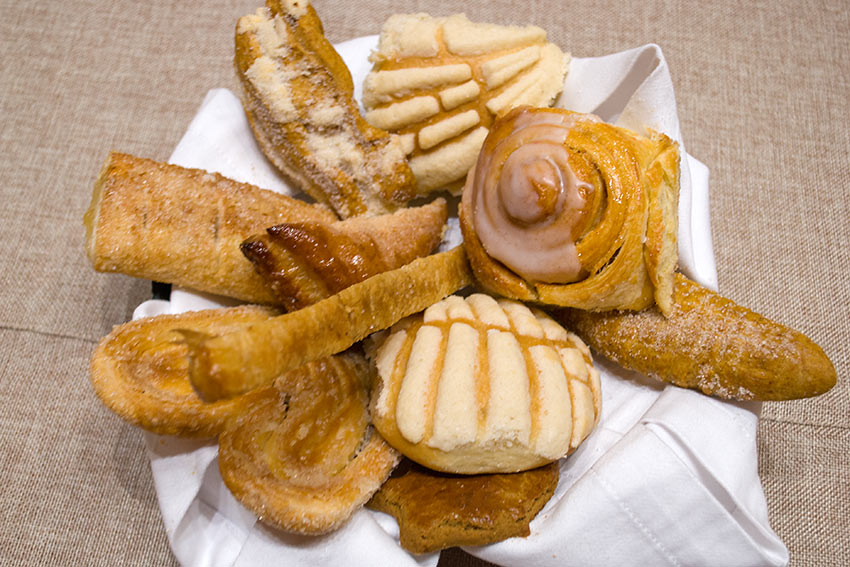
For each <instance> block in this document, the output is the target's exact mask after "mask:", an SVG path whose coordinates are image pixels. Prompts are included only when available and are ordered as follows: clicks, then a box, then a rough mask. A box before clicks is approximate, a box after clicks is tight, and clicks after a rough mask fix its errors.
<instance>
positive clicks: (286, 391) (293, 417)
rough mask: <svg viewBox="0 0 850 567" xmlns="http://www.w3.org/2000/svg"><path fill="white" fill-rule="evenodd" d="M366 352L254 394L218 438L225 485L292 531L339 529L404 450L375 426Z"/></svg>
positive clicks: (316, 365) (308, 368) (309, 367)
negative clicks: (395, 447)
mask: <svg viewBox="0 0 850 567" xmlns="http://www.w3.org/2000/svg"><path fill="white" fill-rule="evenodd" d="M367 381H368V367H367V365H366V362H365V360H363V358H362V355H360V356H355V355H353V354H350V353H349V354H341V355H336V356H333V357H329V358H325V359H322V360H317V361H314V362H311V363H309V364H306V365H304V366H302V367H300V368H298V369H296V370H293V371H290V372H288V373H286V374H284V375H282V376H281V377H280V378H278V380H277V382H276V383H275V385H274V386H273V387H267V388H264V389H263V390H261V394H255V396H254V397H255V399H254V400H253V402H252V404H251V407H250V408H249V409H248V410H247V411H245V412H244V413H242V414H240V415H238V416H237V417H235V418H234V419H233V420H232V421H231V422H230V423H228V425H227V427H226V428H225V430H224V432H223V433H222V434H221V436H220V437H219V456H218V458H219V468H220V469H221V477H222V479H223V480H224V482H225V484H226V485H227V487H228V488H229V489H230V491H231V492H232V493H233V495H234V496H235V497H236V499H237V500H239V501H240V502H241V503H242V504H243V505H244V506H245V507H247V508H248V509H250V510H252V511H254V512H255V513H256V514H257V515H258V516H259V517H260V519H261V520H262V521H263V522H266V523H268V524H270V525H273V526H275V527H277V528H280V529H282V530H285V531H287V532H294V533H299V534H321V533H326V532H328V531H331V530H333V529H335V528H337V527H339V526H340V525H341V524H342V523H343V522H344V521H345V520H347V519H348V518H349V517H350V516H351V514H352V513H353V512H354V511H355V510H356V509H357V508H359V507H360V506H362V505H363V504H365V503H366V501H367V500H369V497H370V496H372V494H374V492H375V491H376V490H378V488H380V486H381V484H382V483H383V482H384V481H385V480H386V478H387V477H388V476H389V474H390V472H391V471H392V470H393V468H394V467H395V465H396V464H397V463H398V459H399V455H398V453H396V452H395V451H394V450H393V449H392V447H390V446H389V445H387V444H386V442H385V441H384V440H383V439H381V438H380V436H378V435H376V434H374V432H373V430H372V427H370V426H369V414H368V387H367Z"/></svg>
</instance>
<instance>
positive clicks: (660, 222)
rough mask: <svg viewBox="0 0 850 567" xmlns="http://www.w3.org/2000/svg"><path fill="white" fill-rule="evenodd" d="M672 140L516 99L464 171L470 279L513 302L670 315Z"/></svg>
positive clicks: (675, 159) (674, 197)
mask: <svg viewBox="0 0 850 567" xmlns="http://www.w3.org/2000/svg"><path fill="white" fill-rule="evenodd" d="M678 193H679V149H678V145H677V144H676V142H674V141H673V140H671V139H670V138H669V137H667V136H665V135H664V134H661V133H657V132H652V131H647V132H645V133H643V134H639V133H636V132H633V131H630V130H627V129H625V128H620V127H617V126H614V125H612V124H607V123H605V122H603V121H601V120H600V119H599V118H597V117H596V116H593V115H589V114H581V113H576V112H572V111H569V110H564V109H559V108H534V107H528V106H525V107H519V108H516V109H514V110H512V111H511V112H509V113H507V114H506V115H505V116H503V117H501V118H499V119H498V120H497V121H496V122H495V123H494V125H493V127H492V128H491V130H490V133H489V135H488V136H487V139H486V140H485V142H484V145H483V147H482V148H481V153H480V155H479V157H478V160H477V162H476V164H475V167H474V169H473V170H472V171H471V172H470V175H469V176H467V182H466V185H465V188H464V195H463V200H462V202H461V207H460V225H461V230H462V232H463V237H464V242H465V243H466V247H467V253H468V255H469V259H470V264H471V266H472V269H473V272H474V273H475V276H476V279H477V280H478V283H479V284H480V285H481V287H483V288H484V289H486V290H487V291H490V292H492V293H496V294H499V295H502V296H505V297H510V298H512V299H519V300H523V301H535V302H540V303H546V304H549V305H559V306H564V307H577V308H580V309H588V310H609V309H629V310H640V309H645V308H646V307H649V306H650V305H652V303H653V302H656V303H657V304H658V305H659V306H660V307H661V310H662V312H664V313H665V314H666V313H669V309H670V304H671V296H672V287H673V285H672V281H673V273H674V271H675V269H676V263H677V260H678V255H677V243H676V233H677V209H678Z"/></svg>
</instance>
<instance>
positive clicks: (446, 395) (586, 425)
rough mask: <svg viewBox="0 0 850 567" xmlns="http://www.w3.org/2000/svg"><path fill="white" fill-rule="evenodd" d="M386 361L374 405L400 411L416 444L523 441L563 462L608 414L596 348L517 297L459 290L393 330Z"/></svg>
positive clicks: (380, 358) (445, 447) (380, 360)
mask: <svg viewBox="0 0 850 567" xmlns="http://www.w3.org/2000/svg"><path fill="white" fill-rule="evenodd" d="M376 365H377V369H378V373H379V375H380V376H381V377H382V380H383V387H382V388H381V389H380V391H379V393H378V397H377V399H375V400H374V403H375V405H374V411H377V412H383V413H384V414H386V413H387V412H394V413H395V417H396V423H397V425H398V429H399V432H400V433H401V434H402V436H403V437H404V438H405V439H406V440H407V441H409V442H411V443H424V444H425V445H427V446H429V447H431V448H434V449H439V450H442V451H451V450H453V449H456V448H462V447H464V446H469V445H471V444H476V445H480V446H493V447H497V446H501V447H505V446H517V445H520V446H524V447H527V448H528V449H529V450H531V451H533V452H534V453H536V454H538V455H541V456H544V457H546V458H548V459H557V458H560V457H562V456H564V455H566V454H567V453H569V452H571V451H572V450H574V449H575V448H576V447H577V446H578V445H579V443H581V442H582V441H583V440H584V439H585V438H586V437H587V435H588V434H589V433H590V431H591V430H592V429H593V427H594V425H595V424H596V423H597V421H598V419H599V416H600V411H601V410H600V406H601V394H600V381H599V372H598V370H596V369H595V368H594V367H593V365H592V359H591V355H590V351H589V350H588V348H587V346H586V345H585V344H584V343H583V342H582V341H581V339H579V338H578V337H577V336H575V335H574V334H572V333H570V332H568V331H567V330H565V329H564V328H563V327H562V326H561V325H559V324H558V323H556V322H555V321H554V320H552V319H551V318H550V317H549V316H548V315H546V314H545V313H543V312H542V311H540V310H537V309H530V308H528V307H527V306H525V305H524V304H522V303H520V302H517V301H512V300H506V299H501V300H496V299H494V298H492V297H490V296H488V295H484V294H474V295H471V296H469V297H467V298H465V299H464V298H461V297H459V296H450V297H448V298H446V299H445V300H443V301H441V302H439V303H437V304H435V305H433V306H431V307H429V308H428V309H427V310H426V311H425V312H424V314H423V315H422V316H421V317H418V318H415V319H408V320H406V321H403V322H401V323H400V324H399V325H397V326H396V327H395V328H394V329H393V330H391V331H390V334H389V336H388V337H387V338H386V340H385V341H384V342H383V343H382V344H381V346H380V347H379V349H378V352H377V357H376Z"/></svg>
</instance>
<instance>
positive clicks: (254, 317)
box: [90, 306, 279, 437]
mask: <svg viewBox="0 0 850 567" xmlns="http://www.w3.org/2000/svg"><path fill="white" fill-rule="evenodd" d="M277 314H279V313H278V312H277V311H275V310H274V309H271V308H263V307H257V306H241V307H230V308H227V309H209V310H206V311H190V312H186V313H181V314H179V315H158V316H156V317H147V318H145V319H139V320H137V321H130V322H128V323H124V324H123V325H119V326H117V327H115V328H114V329H113V330H112V332H111V333H109V334H108V335H107V336H106V337H104V338H103V340H101V341H100V344H98V346H97V348H96V349H95V351H94V353H93V354H92V358H91V365H90V368H91V383H92V386H93V387H94V391H95V393H96V394H97V396H98V397H99V398H100V400H101V401H102V402H103V404H104V405H105V406H106V407H108V408H109V409H111V410H112V411H113V412H115V413H116V414H118V415H119V416H120V417H122V418H123V419H125V420H126V421H128V422H130V423H132V424H133V425H137V426H139V427H141V428H143V429H146V430H148V431H153V432H154V433H159V434H161V435H180V436H187V437H214V436H216V435H218V433H219V432H221V430H222V429H223V427H224V424H225V423H226V422H227V421H228V420H229V419H231V418H232V417H233V416H234V415H236V414H238V413H241V412H243V411H245V409H246V408H247V407H248V406H249V405H250V404H251V403H252V401H253V400H254V399H255V396H254V394H253V393H252V394H246V395H244V396H238V397H235V398H232V399H229V400H222V401H219V402H213V403H204V402H202V401H201V400H200V399H199V398H198V396H197V395H196V394H195V391H194V390H193V389H192V385H191V384H190V383H189V369H188V366H187V364H186V344H185V343H184V342H183V341H182V340H180V334H179V333H177V332H176V330H177V329H194V330H195V331H206V332H211V333H225V332H228V331H232V330H235V329H238V328H240V327H242V326H245V325H250V324H252V323H257V322H260V321H265V320H266V319H268V318H269V317H273V316H274V315H277Z"/></svg>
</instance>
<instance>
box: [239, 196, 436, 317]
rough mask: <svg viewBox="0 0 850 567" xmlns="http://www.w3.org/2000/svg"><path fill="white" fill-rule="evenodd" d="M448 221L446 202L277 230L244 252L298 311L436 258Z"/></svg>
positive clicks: (280, 296) (245, 245) (246, 244)
mask: <svg viewBox="0 0 850 567" xmlns="http://www.w3.org/2000/svg"><path fill="white" fill-rule="evenodd" d="M446 220H447V211H446V202H445V201H444V200H443V199H437V200H435V201H434V202H433V203H430V204H428V205H423V206H421V207H412V208H405V209H400V210H398V211H396V212H395V213H391V214H386V215H378V216H371V217H354V218H351V219H347V220H344V221H339V222H335V223H319V222H308V221H305V222H294V223H286V224H280V225H276V226H273V227H270V228H268V229H267V230H266V232H265V234H259V235H255V236H252V237H251V238H249V239H247V240H246V241H245V242H243V243H242V252H243V253H244V254H245V256H246V257H248V259H249V260H251V262H252V263H253V264H254V268H255V269H256V270H257V273H259V274H260V276H261V277H262V278H263V280H264V281H266V283H267V284H268V286H269V289H270V291H271V292H272V294H273V295H274V296H275V298H276V299H277V302H278V303H280V304H281V305H283V306H285V307H286V308H287V309H288V310H289V311H294V310H296V309H300V308H302V307H306V306H307V305H312V304H313V303H316V302H317V301H320V300H322V299H324V298H326V297H329V296H331V295H333V294H334V293H337V292H338V291H341V290H343V289H345V288H346V287H348V286H350V285H353V284H355V283H357V282H360V281H363V280H365V279H367V278H369V277H371V276H373V275H375V274H379V273H381V272H385V271H387V270H393V269H395V268H398V267H400V266H402V265H404V264H407V263H409V262H412V261H413V260H415V259H416V258H419V257H422V256H426V255H428V254H430V253H431V252H433V251H434V249H435V248H436V247H437V246H438V245H439V243H440V240H441V238H442V235H443V230H444V227H445V223H446Z"/></svg>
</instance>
